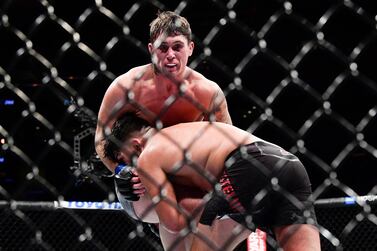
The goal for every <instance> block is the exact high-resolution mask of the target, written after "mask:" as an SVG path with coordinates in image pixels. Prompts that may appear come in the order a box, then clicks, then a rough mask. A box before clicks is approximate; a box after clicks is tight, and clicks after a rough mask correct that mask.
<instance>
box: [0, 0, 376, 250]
mask: <svg viewBox="0 0 377 251" xmlns="http://www.w3.org/2000/svg"><path fill="white" fill-rule="evenodd" d="M159 9H161V10H173V11H175V12H177V13H179V14H180V15H182V16H184V17H186V18H187V19H188V21H189V22H190V24H191V28H192V31H193V41H194V42H195V49H194V54H193V55H192V57H191V58H190V62H189V66H190V67H192V68H193V69H195V70H196V71H198V72H200V73H202V74H203V75H204V76H206V77H207V78H209V79H211V80H213V81H215V82H216V83H217V84H219V86H220V87H221V88H222V90H223V91H224V93H225V94H226V99H227V102H228V108H229V112H230V115H231V117H232V120H233V123H234V125H236V126H238V127H240V128H242V129H245V130H250V131H251V132H253V133H254V134H255V135H257V136H259V137H261V138H264V139H266V140H268V141H271V142H274V143H276V144H278V145H280V146H282V147H284V148H285V149H287V150H289V151H290V152H292V153H294V154H295V155H297V156H298V157H299V158H300V160H301V161H302V162H303V163H304V165H305V167H306V169H307V171H308V173H309V177H310V179H311V182H312V186H313V194H314V197H315V199H317V200H321V199H326V198H336V197H347V196H356V195H359V196H362V195H375V194H377V182H376V181H377V179H376V177H377V169H376V166H377V134H376V129H377V118H376V112H377V102H376V101H377V73H376V70H375V65H377V62H376V61H377V31H376V22H377V21H376V19H377V18H376V17H377V16H376V15H377V5H376V3H375V2H374V1H362V0H347V1H338V0H331V1H295V0H291V1H280V0H267V1H266V0H265V1H259V0H257V1H248V0H238V1H237V0H229V1H227V0H202V1H161V0H160V1H157V0H156V1H152V0H150V1H109V0H102V1H101V0H96V1H94V0H82V1H73V0H66V1H54V0H1V1H0V16H1V19H0V93H1V95H0V118H1V121H0V136H1V139H0V140H1V145H2V148H1V153H0V181H1V182H0V200H1V201H2V204H1V209H0V210H1V211H0V215H1V218H0V250H8V249H32V250H53V249H84V250H86V249H90V250H108V249H109V250H118V249H124V250H131V249H137V250H162V246H161V243H160V240H159V239H158V238H157V237H156V236H155V235H154V234H153V233H152V232H151V229H150V228H149V226H148V225H146V224H144V223H140V222H135V221H133V220H132V219H130V218H129V217H128V216H127V215H126V213H125V212H122V211H120V210H109V211H104V210H96V211H92V210H72V209H56V210H55V209H50V210H47V209H46V208H43V207H38V206H37V207H25V208H23V207H20V206H17V203H16V202H17V201H28V202H40V201H47V202H51V201H60V200H66V201H109V202H114V201H116V196H115V194H114V187H113V180H112V178H111V177H97V176H96V175H85V168H86V169H88V168H91V167H93V166H94V165H100V163H98V160H97V159H95V156H94V155H95V152H94V144H93V142H94V141H93V139H94V130H95V125H96V123H97V112H98V109H99V106H100V103H101V100H102V97H103V95H104V93H105V91H106V89H107V88H108V86H109V84H110V83H111V82H112V80H113V79H115V77H116V76H118V75H120V74H123V73H124V72H126V71H128V70H129V69H130V68H132V67H134V66H137V65H142V64H146V63H148V62H150V55H149V53H148V50H147V43H148V39H149V34H148V30H149V29H148V25H149V23H150V22H151V20H152V19H153V18H154V17H155V16H156V13H157V10H159ZM78 167H80V168H78ZM83 170H84V171H83ZM316 213H317V217H318V222H319V225H320V226H321V227H322V228H321V246H322V249H323V250H337V249H344V250H377V241H376V240H375V236H376V234H377V218H376V206H375V205H371V206H369V205H364V206H360V205H348V206H347V205H337V206H332V207H329V206H318V207H317V208H316ZM238 249H239V250H246V246H245V243H242V244H241V245H240V246H239V247H238Z"/></svg>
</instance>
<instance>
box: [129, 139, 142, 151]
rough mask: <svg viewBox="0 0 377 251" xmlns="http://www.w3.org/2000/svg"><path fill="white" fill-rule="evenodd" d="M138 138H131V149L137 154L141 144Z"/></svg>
mask: <svg viewBox="0 0 377 251" xmlns="http://www.w3.org/2000/svg"><path fill="white" fill-rule="evenodd" d="M141 143H142V142H141V139H140V138H133V139H131V145H132V150H133V151H134V152H136V153H137V154H138V155H139V154H140V153H141V150H142V145H141Z"/></svg>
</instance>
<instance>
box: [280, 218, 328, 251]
mask: <svg viewBox="0 0 377 251" xmlns="http://www.w3.org/2000/svg"><path fill="white" fill-rule="evenodd" d="M274 232H275V235H276V239H277V241H278V243H279V246H280V247H282V248H283V250H286V251H296V250H300V251H319V250H321V244H320V238H319V231H318V229H317V228H316V227H315V226H313V225H309V224H292V225H286V226H280V227H275V228H274Z"/></svg>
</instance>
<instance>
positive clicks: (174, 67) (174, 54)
mask: <svg viewBox="0 0 377 251" xmlns="http://www.w3.org/2000/svg"><path fill="white" fill-rule="evenodd" d="M148 49H149V52H150V53H151V55H152V63H153V64H154V65H155V67H157V70H158V71H159V72H162V73H167V74H171V75H173V76H175V77H180V76H182V74H183V72H184V70H185V67H186V65H187V61H188V58H189V57H190V56H191V55H192V52H193V49H194V43H193V42H188V41H187V38H186V37H185V36H183V35H177V36H169V37H166V36H165V35H164V34H161V35H160V36H159V37H158V38H157V39H156V41H155V42H154V43H153V44H151V43H149V44H148Z"/></svg>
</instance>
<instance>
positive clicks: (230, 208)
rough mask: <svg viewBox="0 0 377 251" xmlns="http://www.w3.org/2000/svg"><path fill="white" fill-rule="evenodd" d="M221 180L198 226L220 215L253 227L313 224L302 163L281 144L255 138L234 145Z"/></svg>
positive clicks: (307, 179) (307, 182) (313, 215)
mask: <svg viewBox="0 0 377 251" xmlns="http://www.w3.org/2000/svg"><path fill="white" fill-rule="evenodd" d="M219 183H220V185H221V191H214V192H213V195H212V198H211V199H210V200H209V201H208V202H207V203H206V206H205V208H204V211H203V213H202V216H201V219H200V223H202V224H205V225H211V224H212V222H213V220H214V219H215V218H216V217H217V218H219V217H222V216H224V215H228V216H229V217H231V218H232V219H234V220H236V221H237V222H239V223H241V224H244V225H245V226H246V227H248V228H249V229H251V230H254V229H255V228H260V229H265V230H268V229H270V230H271V228H272V227H274V226H283V225H291V224H305V223H310V224H316V216H315V212H314V206H313V202H312V201H310V195H311V194H312V191H311V184H310V181H309V177H308V174H307V172H306V170H305V167H304V166H303V164H302V163H301V162H300V161H299V159H298V158H297V157H296V156H294V155H293V154H291V153H289V152H287V151H285V150H283V149H282V148H280V147H279V146H276V145H274V144H271V143H268V142H264V141H258V142H254V143H252V144H249V145H246V146H243V147H240V148H237V149H235V150H234V151H233V152H232V153H230V154H229V156H228V157H227V159H226V162H225V168H224V173H223V175H222V177H221V179H220V180H219Z"/></svg>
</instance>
